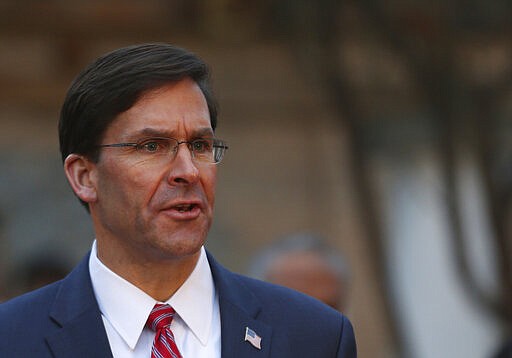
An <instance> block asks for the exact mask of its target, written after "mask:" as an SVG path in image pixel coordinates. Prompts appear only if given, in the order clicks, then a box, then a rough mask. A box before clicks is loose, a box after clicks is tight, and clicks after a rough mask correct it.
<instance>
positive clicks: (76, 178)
mask: <svg viewBox="0 0 512 358" xmlns="http://www.w3.org/2000/svg"><path fill="white" fill-rule="evenodd" d="M64 172H65V174H66V177H67V178H68V182H69V184H70V185H71V188H72V189H73V191H74V192H75V194H76V196H78V197H79V198H80V199H81V200H83V201H85V202H86V203H92V202H94V201H96V199H97V195H96V184H97V181H96V164H95V163H93V162H91V161H90V160H89V159H87V158H85V157H84V156H81V155H78V154H70V155H68V157H67V158H66V160H65V161H64Z"/></svg>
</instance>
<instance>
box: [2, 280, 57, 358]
mask: <svg viewBox="0 0 512 358" xmlns="http://www.w3.org/2000/svg"><path fill="white" fill-rule="evenodd" d="M59 287H60V282H59V283H54V284H51V285H49V286H46V287H44V288H41V289H38V290H36V291H32V292H29V293H26V294H23V295H21V296H18V297H16V298H13V299H11V300H9V301H7V302H4V303H2V304H0V322H9V324H0V356H2V357H3V356H4V353H5V354H8V355H9V356H13V357H14V356H23V357H24V356H27V355H26V354H27V352H32V353H33V354H34V356H41V357H42V356H46V355H44V354H43V352H45V348H44V347H45V346H44V336H45V335H46V334H48V333H49V332H51V331H52V330H53V329H55V325H54V324H53V323H52V321H51V319H50V316H49V315H50V310H51V307H52V304H53V302H54V299H55V296H56V294H57V291H58V289H59ZM27 336H29V337H30V338H28V339H27ZM20 342H23V344H20ZM6 356H7V355H6Z"/></svg>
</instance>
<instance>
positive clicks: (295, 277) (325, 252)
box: [249, 233, 350, 312]
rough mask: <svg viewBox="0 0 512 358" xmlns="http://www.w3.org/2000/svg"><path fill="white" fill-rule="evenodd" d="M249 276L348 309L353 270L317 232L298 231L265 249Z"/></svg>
mask: <svg viewBox="0 0 512 358" xmlns="http://www.w3.org/2000/svg"><path fill="white" fill-rule="evenodd" d="M249 275H250V276H253V277H255V278H258V279H261V280H265V281H268V282H271V283H274V284H278V285H282V286H286V287H289V288H292V289H294V290H297V291H300V292H302V293H305V294H307V295H309V296H311V297H314V298H316V299H318V300H320V301H322V302H324V303H325V304H327V305H329V306H331V307H333V308H334V309H336V310H338V311H340V312H345V310H346V309H347V301H348V294H349V289H350V270H349V266H348V264H347V262H346V260H345V259H344V257H343V256H342V255H341V254H340V253H339V252H337V251H336V249H334V248H333V247H330V246H329V245H328V244H327V243H326V240H325V239H324V238H322V237H320V236H318V235H314V234H309V233H297V234H292V235H289V236H286V237H284V238H282V239H279V240H277V241H275V242H273V243H272V244H271V245H269V246H268V247H266V248H264V249H263V250H262V251H261V252H260V253H259V254H258V255H256V256H255V257H254V260H253V262H252V264H251V266H250V269H249Z"/></svg>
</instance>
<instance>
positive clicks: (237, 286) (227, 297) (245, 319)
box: [207, 253, 272, 358]
mask: <svg viewBox="0 0 512 358" xmlns="http://www.w3.org/2000/svg"><path fill="white" fill-rule="evenodd" d="M207 254H208V261H209V262H210V267H211V270H212V275H213V280H214V281H215V288H216V290H217V292H218V295H219V305H220V320H221V341H222V358H236V357H244V358H265V357H269V356H270V347H271V340H272V327H270V326H269V325H267V324H265V323H263V322H261V321H259V320H258V316H259V314H260V312H261V309H262V306H261V303H260V302H259V300H258V299H257V298H256V297H255V296H254V294H253V293H252V292H251V291H250V290H248V289H247V287H246V286H245V285H244V284H243V283H242V282H241V281H240V277H239V276H238V275H236V274H234V273H232V272H230V271H228V270H226V269H225V268H224V267H222V266H221V265H220V264H219V263H218V262H217V261H216V260H215V259H214V258H213V257H212V255H210V254H209V253H207ZM247 327H249V328H250V329H252V330H253V331H254V332H255V333H256V334H257V335H258V336H260V337H261V349H257V348H255V347H253V345H251V343H249V342H248V341H245V333H246V328H247Z"/></svg>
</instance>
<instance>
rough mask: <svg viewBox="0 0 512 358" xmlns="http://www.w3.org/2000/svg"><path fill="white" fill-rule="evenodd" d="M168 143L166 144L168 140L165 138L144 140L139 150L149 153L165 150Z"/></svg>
mask: <svg viewBox="0 0 512 358" xmlns="http://www.w3.org/2000/svg"><path fill="white" fill-rule="evenodd" d="M167 146H168V145H166V142H165V141H164V140H160V139H150V140H147V141H145V142H142V143H141V144H140V145H139V150H141V151H144V152H148V153H156V152H159V151H162V150H165V148H166V147H167Z"/></svg>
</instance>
